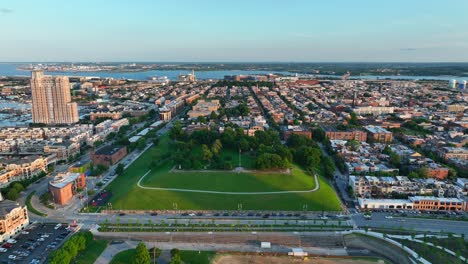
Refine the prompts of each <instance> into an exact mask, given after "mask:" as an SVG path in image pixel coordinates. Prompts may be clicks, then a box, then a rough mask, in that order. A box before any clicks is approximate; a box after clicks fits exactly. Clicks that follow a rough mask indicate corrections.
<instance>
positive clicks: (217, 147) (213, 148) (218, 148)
mask: <svg viewBox="0 0 468 264" xmlns="http://www.w3.org/2000/svg"><path fill="white" fill-rule="evenodd" d="M222 148H223V144H222V143H221V140H219V139H216V140H215V141H214V142H213V145H211V152H213V154H214V155H218V154H219V152H220V151H221V149H222Z"/></svg>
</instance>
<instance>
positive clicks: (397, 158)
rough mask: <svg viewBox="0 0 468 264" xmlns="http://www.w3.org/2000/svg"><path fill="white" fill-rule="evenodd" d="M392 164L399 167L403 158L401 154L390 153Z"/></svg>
mask: <svg viewBox="0 0 468 264" xmlns="http://www.w3.org/2000/svg"><path fill="white" fill-rule="evenodd" d="M390 164H392V165H393V166H395V167H397V168H399V167H400V165H401V158H400V156H399V155H397V154H394V153H392V154H390Z"/></svg>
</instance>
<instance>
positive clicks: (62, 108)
mask: <svg viewBox="0 0 468 264" xmlns="http://www.w3.org/2000/svg"><path fill="white" fill-rule="evenodd" d="M31 92H32V118H33V123H43V124H48V125H53V124H73V123H76V122H78V121H79V116H78V106H77V104H76V103H72V102H71V95H70V82H69V81H68V77H65V76H46V75H44V72H43V71H41V70H35V71H33V72H32V76H31Z"/></svg>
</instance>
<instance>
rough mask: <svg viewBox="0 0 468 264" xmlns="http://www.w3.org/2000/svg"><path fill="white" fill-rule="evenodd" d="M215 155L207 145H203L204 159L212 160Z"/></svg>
mask: <svg viewBox="0 0 468 264" xmlns="http://www.w3.org/2000/svg"><path fill="white" fill-rule="evenodd" d="M212 157H213V153H212V152H211V151H210V149H209V148H208V146H207V145H205V144H203V145H202V159H203V160H204V161H210V160H211V158H212Z"/></svg>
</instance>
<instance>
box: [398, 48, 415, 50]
mask: <svg viewBox="0 0 468 264" xmlns="http://www.w3.org/2000/svg"><path fill="white" fill-rule="evenodd" d="M400 50H401V51H415V50H418V49H417V48H401V49H400Z"/></svg>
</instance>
